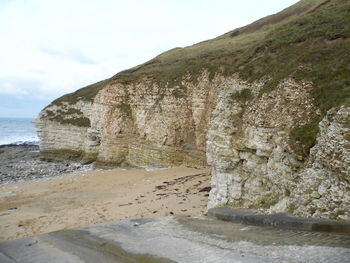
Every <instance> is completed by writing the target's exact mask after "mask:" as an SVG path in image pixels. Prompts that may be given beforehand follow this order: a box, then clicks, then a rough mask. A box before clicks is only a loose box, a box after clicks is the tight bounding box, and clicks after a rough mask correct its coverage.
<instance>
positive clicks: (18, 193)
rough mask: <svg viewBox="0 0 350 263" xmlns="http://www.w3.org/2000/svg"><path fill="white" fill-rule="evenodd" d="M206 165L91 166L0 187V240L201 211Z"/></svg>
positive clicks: (206, 187) (204, 201)
mask: <svg viewBox="0 0 350 263" xmlns="http://www.w3.org/2000/svg"><path fill="white" fill-rule="evenodd" d="M209 183H210V176H209V171H208V169H193V168H186V167H178V168H169V169H162V170H154V171H147V170H145V169H131V170H104V171H102V170H92V171H85V172H78V173H75V174H72V175H68V176H67V175H66V176H64V177H56V178H51V179H46V180H39V181H28V182H21V183H12V184H3V185H1V186H0V241H4V240H12V239H16V238H21V237H27V236H32V235H37V234H43V233H48V232H52V231H57V230H62V229H69V228H73V227H82V226H89V225H93V224H99V223H105V222H111V221H117V220H122V219H131V218H154V217H161V216H167V215H172V214H174V215H183V216H193V215H200V214H203V213H205V210H206V205H207V199H208V191H209Z"/></svg>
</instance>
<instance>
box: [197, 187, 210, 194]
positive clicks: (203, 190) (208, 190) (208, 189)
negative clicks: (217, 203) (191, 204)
mask: <svg viewBox="0 0 350 263" xmlns="http://www.w3.org/2000/svg"><path fill="white" fill-rule="evenodd" d="M210 190H211V187H210V186H208V187H204V188H202V189H201V190H199V192H200V193H201V192H210Z"/></svg>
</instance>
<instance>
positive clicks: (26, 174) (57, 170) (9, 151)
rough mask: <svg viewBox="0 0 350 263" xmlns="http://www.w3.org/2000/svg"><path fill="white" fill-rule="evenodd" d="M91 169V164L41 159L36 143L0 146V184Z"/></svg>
mask: <svg viewBox="0 0 350 263" xmlns="http://www.w3.org/2000/svg"><path fill="white" fill-rule="evenodd" d="M91 169H92V164H90V165H82V164H80V163H77V162H73V161H64V162H50V161H46V160H42V159H41V158H40V152H39V146H37V145H1V146H0V184H7V183H14V182H20V181H28V180H36V179H43V178H51V177H57V176H61V175H66V174H70V173H72V172H77V171H87V170H91Z"/></svg>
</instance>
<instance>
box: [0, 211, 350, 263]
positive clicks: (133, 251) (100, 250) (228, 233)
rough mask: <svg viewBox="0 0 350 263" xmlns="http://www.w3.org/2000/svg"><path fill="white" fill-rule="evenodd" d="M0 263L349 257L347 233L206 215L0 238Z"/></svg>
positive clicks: (341, 260) (318, 262) (260, 262)
mask: <svg viewBox="0 0 350 263" xmlns="http://www.w3.org/2000/svg"><path fill="white" fill-rule="evenodd" d="M0 262H1V263H14V262H16V263H48V262H50V263H81V262H89V263H90V262H91V263H97V262H103V263H109V262H123V263H124V262H126V263H128V262H146V263H147V262H188V263H194V262H201V263H203V262H215V263H217V262H220V263H225V262H242V263H264V262H276V263H277V262H278V263H281V262H308V263H313V262H315V263H322V262H332V263H345V262H350V237H349V236H345V235H340V234H334V233H319V232H305V231H290V230H281V229H275V228H270V227H258V226H247V225H241V224H235V223H231V222H223V221H220V220H215V219H210V218H207V217H198V218H188V217H164V218H157V219H140V220H130V221H119V222H113V223H108V224H102V225H94V226H91V227H86V228H79V229H72V230H64V231H59V232H53V233H49V234H45V235H40V236H34V237H30V238H23V239H18V240H14V241H8V242H3V243H0Z"/></svg>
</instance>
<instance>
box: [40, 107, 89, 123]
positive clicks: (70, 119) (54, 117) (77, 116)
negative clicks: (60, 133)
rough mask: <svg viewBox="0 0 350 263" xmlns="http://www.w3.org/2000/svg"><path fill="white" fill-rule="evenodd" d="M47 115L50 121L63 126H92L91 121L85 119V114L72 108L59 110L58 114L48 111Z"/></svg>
mask: <svg viewBox="0 0 350 263" xmlns="http://www.w3.org/2000/svg"><path fill="white" fill-rule="evenodd" d="M46 114H47V117H48V119H49V120H51V121H56V122H59V123H61V124H72V125H75V126H79V127H90V126H91V123H90V119H89V118H87V117H85V116H84V114H83V112H81V111H80V110H78V109H74V108H70V109H68V110H57V111H56V112H53V111H51V110H46ZM72 115H74V116H72Z"/></svg>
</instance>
